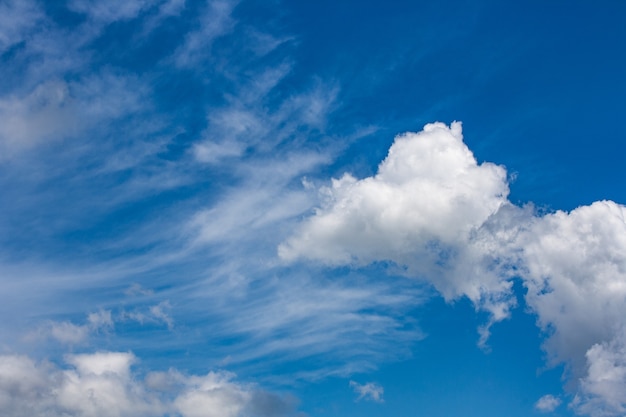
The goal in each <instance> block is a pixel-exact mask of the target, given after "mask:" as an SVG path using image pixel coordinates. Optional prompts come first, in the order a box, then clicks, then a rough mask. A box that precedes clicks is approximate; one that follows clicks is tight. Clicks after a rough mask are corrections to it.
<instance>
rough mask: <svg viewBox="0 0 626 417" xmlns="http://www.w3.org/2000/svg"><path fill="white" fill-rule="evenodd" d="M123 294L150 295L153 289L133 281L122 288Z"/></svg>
mask: <svg viewBox="0 0 626 417" xmlns="http://www.w3.org/2000/svg"><path fill="white" fill-rule="evenodd" d="M124 294H125V295H127V296H129V297H137V296H140V295H152V294H154V291H152V290H151V289H148V288H144V287H142V286H141V285H139V284H137V283H134V284H133V285H131V286H130V287H128V288H127V289H126V290H124Z"/></svg>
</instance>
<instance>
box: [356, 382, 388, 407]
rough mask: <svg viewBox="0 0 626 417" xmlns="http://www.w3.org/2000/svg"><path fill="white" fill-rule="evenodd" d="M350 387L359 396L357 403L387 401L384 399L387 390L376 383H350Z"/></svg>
mask: <svg viewBox="0 0 626 417" xmlns="http://www.w3.org/2000/svg"><path fill="white" fill-rule="evenodd" d="M350 386H351V387H352V389H353V390H354V392H355V393H357V394H359V397H358V398H357V399H356V400H357V401H361V400H369V401H374V402H377V403H382V402H384V401H385V400H384V399H383V393H384V392H385V390H384V389H383V387H382V386H381V385H379V384H377V383H375V382H368V383H367V384H363V385H361V384H359V383H358V382H355V381H350Z"/></svg>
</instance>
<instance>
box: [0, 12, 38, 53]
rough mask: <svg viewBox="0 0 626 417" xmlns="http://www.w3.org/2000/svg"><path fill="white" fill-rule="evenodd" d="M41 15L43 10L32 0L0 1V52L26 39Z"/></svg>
mask: <svg viewBox="0 0 626 417" xmlns="http://www.w3.org/2000/svg"><path fill="white" fill-rule="evenodd" d="M43 17H44V14H43V12H42V11H41V9H40V8H39V7H38V5H37V3H36V2H34V1H32V0H8V1H3V2H2V3H0V54H2V53H4V52H5V51H6V50H8V49H9V48H10V47H11V46H13V45H15V44H18V43H20V42H22V41H23V40H24V39H26V38H27V37H28V35H29V34H30V33H31V31H32V30H33V29H34V28H35V27H36V26H37V25H38V24H39V23H40V22H41V20H42V19H43Z"/></svg>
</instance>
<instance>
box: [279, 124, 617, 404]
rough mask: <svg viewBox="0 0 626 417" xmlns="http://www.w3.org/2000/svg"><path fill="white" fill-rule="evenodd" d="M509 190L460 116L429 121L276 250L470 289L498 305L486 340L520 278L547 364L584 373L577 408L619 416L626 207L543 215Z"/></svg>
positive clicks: (600, 205) (449, 295) (339, 185)
mask: <svg viewBox="0 0 626 417" xmlns="http://www.w3.org/2000/svg"><path fill="white" fill-rule="evenodd" d="M508 191H509V189H508V183H507V177H506V171H505V169H504V168H503V167H502V166H498V165H494V164H491V163H487V162H485V163H482V164H478V162H477V161H476V159H475V158H474V156H473V155H472V153H471V151H470V150H469V149H468V148H467V146H466V145H465V144H464V143H463V140H462V134H461V125H460V123H456V122H455V123H453V124H452V125H450V126H449V127H448V126H446V125H444V124H442V123H433V124H428V125H426V126H425V128H424V130H423V131H422V132H419V133H407V134H404V135H400V136H398V137H397V138H396V140H395V142H394V143H393V145H392V146H391V148H390V150H389V154H388V156H387V158H386V159H385V160H384V161H383V162H382V163H381V164H380V166H379V169H378V173H377V174H376V175H375V176H373V177H368V178H364V179H361V180H357V179H355V178H354V177H352V176H351V175H350V174H345V175H344V176H343V177H342V178H340V179H333V180H332V183H331V185H330V186H328V187H322V188H321V189H320V190H319V192H320V196H321V200H322V203H321V205H320V207H319V208H317V209H316V210H315V212H314V214H313V215H312V216H311V217H309V218H307V219H305V220H304V221H303V222H302V223H301V224H300V226H299V228H298V229H297V231H296V232H295V233H294V234H293V235H292V236H291V237H290V238H288V239H287V240H286V241H285V242H283V243H282V244H281V245H280V246H279V248H278V254H279V256H280V257H281V258H282V259H283V260H284V261H287V262H295V261H297V260H298V259H310V260H315V261H320V262H323V263H325V264H329V265H352V266H357V267H360V266H364V265H367V264H370V263H373V262H377V261H391V262H393V263H395V264H396V265H398V266H400V267H401V269H402V270H403V271H404V273H405V275H407V276H409V277H412V278H417V279H420V280H424V281H426V282H428V283H430V284H432V285H433V286H434V287H435V288H436V289H437V290H438V291H439V292H440V293H441V294H442V295H443V296H444V297H445V298H446V300H453V299H456V298H459V297H462V296H466V297H468V298H469V299H470V300H471V301H472V302H473V303H474V304H475V306H476V307H477V308H480V309H483V310H486V311H488V312H490V313H491V318H490V319H489V322H488V323H487V324H486V325H485V326H484V327H483V328H481V329H480V331H481V339H480V343H481V344H482V343H485V342H486V340H487V338H488V336H489V326H490V325H491V324H493V323H494V322H496V321H499V320H502V319H505V318H507V317H508V316H509V315H510V309H511V308H512V307H513V306H514V305H515V297H514V295H513V293H512V279H513V278H519V279H521V280H522V282H523V285H524V286H525V287H526V288H527V289H528V293H527V295H526V304H527V305H528V306H529V307H530V309H531V310H532V311H533V312H534V313H535V314H536V315H537V324H538V326H539V327H540V328H541V329H542V330H543V331H544V333H545V334H546V336H547V338H546V341H545V343H544V346H543V347H544V349H545V350H546V352H547V353H548V357H549V361H550V364H551V365H556V364H559V363H564V364H566V366H567V369H568V370H569V374H570V377H571V378H574V379H577V380H579V381H580V383H579V384H578V391H577V395H576V396H575V397H574V400H573V401H572V403H571V405H572V407H574V408H575V409H576V410H578V411H579V412H582V413H586V414H590V415H594V416H599V415H620V414H623V412H624V410H625V409H626V394H624V393H625V392H626V390H624V389H623V388H624V387H625V386H626V349H624V346H625V343H624V340H626V338H625V337H624V334H625V330H624V323H623V318H624V317H626V303H624V299H625V297H626V220H625V219H626V207H624V206H622V205H619V204H617V203H614V202H612V201H600V202H595V203H593V204H591V205H589V206H583V207H579V208H577V209H575V210H572V211H571V212H569V213H566V212H563V211H556V212H554V213H548V214H545V215H541V214H538V213H537V212H535V210H534V209H533V208H532V205H528V206H525V207H519V206H516V205H514V204H512V203H511V202H510V201H508V198H507V196H508ZM544 408H545V407H544Z"/></svg>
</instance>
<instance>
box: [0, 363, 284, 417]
mask: <svg viewBox="0 0 626 417" xmlns="http://www.w3.org/2000/svg"><path fill="white" fill-rule="evenodd" d="M136 361H137V358H136V357H135V356H134V355H133V354H132V353H128V352H97V353H91V354H81V355H67V357H66V362H67V365H68V366H66V367H64V368H58V367H56V366H54V365H52V364H50V363H48V362H41V363H37V362H35V361H33V360H32V359H31V358H28V357H26V356H20V355H0V408H1V409H2V411H3V416H6V417H21V416H24V415H36V416H45V417H63V416H68V415H71V416H75V417H96V416H97V417H124V416H133V417H135V416H136V417H157V416H161V417H164V416H169V415H180V416H181V417H210V416H220V417H243V416H244V415H258V416H268V417H269V416H271V415H273V416H288V415H292V413H293V412H294V410H295V403H294V401H293V400H291V399H290V398H288V397H280V396H278V395H275V394H272V393H269V392H265V391H263V390H260V389H259V388H257V387H256V386H254V385H252V384H241V383H237V382H235V381H234V375H233V374H230V373H224V372H209V373H208V374H206V375H204V376H196V375H190V376H187V375H184V374H182V373H180V372H178V371H176V370H174V369H171V370H170V371H168V372H151V373H148V374H147V375H146V377H145V379H142V378H141V376H140V375H138V374H137V373H136V372H134V371H133V370H132V365H133V364H134V363H135V362H136Z"/></svg>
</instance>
